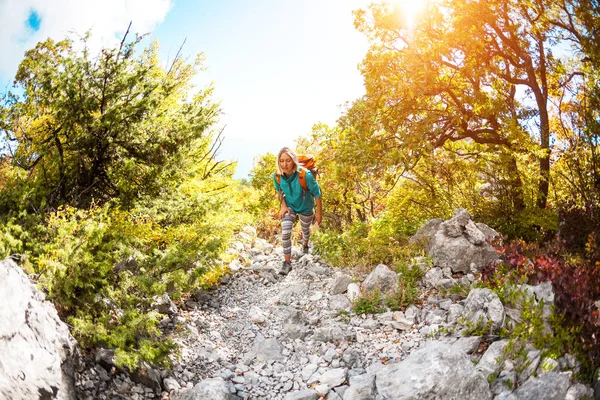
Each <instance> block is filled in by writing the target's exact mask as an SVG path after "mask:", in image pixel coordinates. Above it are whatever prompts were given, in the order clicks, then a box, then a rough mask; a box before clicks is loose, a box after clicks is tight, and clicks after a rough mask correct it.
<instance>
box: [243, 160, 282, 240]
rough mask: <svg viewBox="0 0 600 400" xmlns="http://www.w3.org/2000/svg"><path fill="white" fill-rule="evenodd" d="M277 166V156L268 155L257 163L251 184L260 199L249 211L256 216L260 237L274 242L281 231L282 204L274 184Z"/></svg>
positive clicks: (251, 172)
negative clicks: (280, 213)
mask: <svg viewBox="0 0 600 400" xmlns="http://www.w3.org/2000/svg"><path fill="white" fill-rule="evenodd" d="M275 165H276V156H275V155H274V154H271V153H267V154H265V155H263V156H261V157H260V158H259V159H258V160H257V161H255V163H254V168H252V171H250V183H251V185H252V188H254V189H255V191H256V192H257V193H258V198H257V199H256V200H255V201H253V202H252V204H253V205H252V207H251V208H250V209H249V210H248V211H249V212H250V213H251V214H252V215H253V216H254V221H255V227H256V231H257V233H258V235H259V237H262V238H264V239H267V240H274V238H275V234H276V233H277V232H278V231H279V230H280V228H279V224H280V222H279V219H278V213H279V210H280V204H279V201H278V200H277V195H276V192H275V186H274V184H273V174H274V173H275Z"/></svg>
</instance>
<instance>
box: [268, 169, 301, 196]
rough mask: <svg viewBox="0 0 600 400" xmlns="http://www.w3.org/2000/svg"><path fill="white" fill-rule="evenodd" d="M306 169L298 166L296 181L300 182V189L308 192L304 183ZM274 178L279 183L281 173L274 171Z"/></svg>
mask: <svg viewBox="0 0 600 400" xmlns="http://www.w3.org/2000/svg"><path fill="white" fill-rule="evenodd" d="M306 171H307V169H306V168H304V167H300V168H298V182H300V186H302V189H304V191H306V192H308V185H307V184H306ZM275 179H277V184H278V185H281V174H278V173H275Z"/></svg>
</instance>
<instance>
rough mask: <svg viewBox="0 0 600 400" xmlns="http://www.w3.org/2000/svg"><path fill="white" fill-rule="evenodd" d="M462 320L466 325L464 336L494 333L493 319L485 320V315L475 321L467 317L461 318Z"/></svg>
mask: <svg viewBox="0 0 600 400" xmlns="http://www.w3.org/2000/svg"><path fill="white" fill-rule="evenodd" d="M460 322H461V323H462V324H463V325H464V326H465V329H464V330H463V331H462V334H463V335H464V336H486V335H489V334H491V333H492V321H491V320H488V321H485V320H484V319H483V316H481V317H480V318H479V320H477V321H475V322H473V321H471V320H465V319H461V320H460Z"/></svg>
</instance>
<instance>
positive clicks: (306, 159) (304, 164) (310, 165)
mask: <svg viewBox="0 0 600 400" xmlns="http://www.w3.org/2000/svg"><path fill="white" fill-rule="evenodd" d="M298 162H299V163H300V165H299V167H300V168H298V181H299V182H300V186H302V189H304V190H305V191H308V185H307V184H306V171H310V172H311V173H312V175H313V176H314V177H315V179H317V174H318V173H319V170H318V169H317V163H316V162H315V158H314V157H313V156H312V154H298ZM276 178H277V184H278V185H281V175H280V174H276Z"/></svg>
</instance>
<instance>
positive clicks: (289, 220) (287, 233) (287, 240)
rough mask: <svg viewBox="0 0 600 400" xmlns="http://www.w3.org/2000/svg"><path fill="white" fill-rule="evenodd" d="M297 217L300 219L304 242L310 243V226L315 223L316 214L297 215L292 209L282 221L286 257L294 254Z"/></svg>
mask: <svg viewBox="0 0 600 400" xmlns="http://www.w3.org/2000/svg"><path fill="white" fill-rule="evenodd" d="M296 216H298V219H300V227H301V228H302V240H303V241H304V243H308V239H309V238H310V224H312V222H313V218H314V217H315V213H314V212H311V213H310V214H296V213H295V212H293V211H292V210H291V209H290V212H289V213H287V214H286V215H285V216H284V217H283V219H282V220H281V239H282V240H283V254H284V255H290V254H292V226H293V225H294V221H295V220H296Z"/></svg>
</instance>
